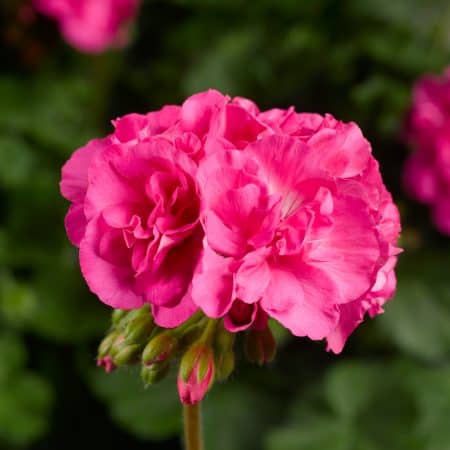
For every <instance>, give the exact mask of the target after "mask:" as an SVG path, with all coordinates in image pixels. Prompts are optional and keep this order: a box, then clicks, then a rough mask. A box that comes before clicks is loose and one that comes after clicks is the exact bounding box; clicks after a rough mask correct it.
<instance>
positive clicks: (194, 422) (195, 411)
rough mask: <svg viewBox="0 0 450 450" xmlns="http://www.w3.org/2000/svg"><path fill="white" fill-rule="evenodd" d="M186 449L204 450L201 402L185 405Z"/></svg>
mask: <svg viewBox="0 0 450 450" xmlns="http://www.w3.org/2000/svg"><path fill="white" fill-rule="evenodd" d="M183 412H184V445H185V450H203V440H202V424H201V414H200V402H198V403H196V404H194V405H183Z"/></svg>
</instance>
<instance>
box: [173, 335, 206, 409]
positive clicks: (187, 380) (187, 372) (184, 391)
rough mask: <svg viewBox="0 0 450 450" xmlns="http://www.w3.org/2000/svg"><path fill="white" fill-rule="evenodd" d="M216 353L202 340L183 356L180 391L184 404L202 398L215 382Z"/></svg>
mask: <svg viewBox="0 0 450 450" xmlns="http://www.w3.org/2000/svg"><path fill="white" fill-rule="evenodd" d="M214 372H215V364H214V355H213V352H212V350H211V348H210V347H209V346H207V345H205V344H204V343H202V342H199V343H197V344H194V345H193V346H192V347H191V348H190V349H189V350H188V351H187V352H186V353H185V354H184V355H183V357H182V358H181V363H180V369H179V372H178V380H177V385H178V393H179V395H180V399H181V401H182V403H184V404H194V403H197V402H199V401H201V400H202V398H203V397H204V396H205V394H206V392H207V391H208V390H209V389H210V387H211V386H212V384H213V383H214Z"/></svg>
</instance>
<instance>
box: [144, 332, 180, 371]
mask: <svg viewBox="0 0 450 450" xmlns="http://www.w3.org/2000/svg"><path fill="white" fill-rule="evenodd" d="M177 347H178V340H177V338H176V337H175V336H173V334H172V333H171V332H170V331H163V332H162V333H160V334H158V335H156V336H155V337H154V338H153V339H151V340H150V342H149V343H148V344H147V345H146V346H145V348H144V351H143V352H142V363H143V364H144V365H147V366H148V365H151V364H155V363H160V362H162V361H166V360H168V359H170V358H171V357H172V356H173V354H174V353H175V352H176V350H177Z"/></svg>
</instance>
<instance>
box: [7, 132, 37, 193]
mask: <svg viewBox="0 0 450 450" xmlns="http://www.w3.org/2000/svg"><path fill="white" fill-rule="evenodd" d="M34 163H35V161H34V155H33V152H32V150H31V148H30V147H29V145H27V144H26V142H25V141H24V140H23V139H22V138H20V137H18V136H12V135H10V136H8V135H0V184H1V185H4V186H6V187H14V186H17V185H20V184H23V183H24V182H25V181H27V180H28V179H29V177H30V176H31V173H32V169H33V164H34Z"/></svg>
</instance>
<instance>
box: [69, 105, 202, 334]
mask: <svg viewBox="0 0 450 450" xmlns="http://www.w3.org/2000/svg"><path fill="white" fill-rule="evenodd" d="M179 112H180V109H179V108H178V107H175V106H168V107H165V108H163V109H162V110H161V111H158V112H153V113H150V114H148V115H145V116H144V115H137V114H133V115H129V116H125V117H123V118H121V119H118V120H117V121H115V122H114V124H115V127H116V129H115V132H114V133H113V134H112V135H110V136H108V137H106V138H104V139H98V140H94V141H91V142H89V143H88V144H87V145H86V146H85V147H82V148H81V149H79V150H77V151H76V152H75V153H74V154H73V155H72V157H71V159H70V160H69V161H68V162H67V163H66V164H65V166H64V167H63V169H62V180H61V192H62V194H63V195H64V196H65V197H66V198H67V199H68V200H70V201H71V202H72V205H71V207H70V209H69V212H68V214H67V216H66V228H67V233H68V235H69V237H70V239H71V241H72V242H73V243H74V244H75V245H77V246H78V247H79V248H80V265H81V270H82V273H83V275H84V277H85V279H86V281H87V283H88V285H89V287H90V289H91V290H92V291H93V292H94V293H95V294H97V295H98V297H99V298H100V299H101V300H102V301H103V302H105V303H107V304H108V305H111V306H113V307H115V308H122V309H130V308H137V307H140V306H142V305H143V304H144V303H146V302H147V303H151V305H152V309H153V314H154V316H155V320H156V322H157V323H158V324H159V325H161V326H168V327H173V326H177V325H179V324H180V323H182V322H184V320H186V319H187V318H188V317H190V315H191V314H192V313H193V312H194V311H195V310H196V306H195V305H194V303H193V302H192V300H191V296H190V291H191V288H190V283H191V278H192V273H193V271H194V269H195V266H196V261H197V259H198V257H199V252H200V250H201V239H202V230H201V226H200V224H199V220H198V217H199V204H200V199H199V197H198V192H197V184H196V180H195V178H196V171H197V166H196V164H195V162H194V161H193V160H192V159H191V158H190V157H189V156H188V155H187V154H186V153H185V152H184V151H182V150H180V149H179V148H178V147H177V145H176V144H174V142H175V141H176V138H175V137H174V136H172V137H171V138H169V137H167V136H169V134H170V132H169V129H170V127H172V126H173V125H174V124H175V122H176V121H177V120H178V117H179ZM164 133H167V134H166V135H165V134H164ZM176 135H177V137H179V138H181V139H182V138H183V136H184V134H183V133H177V134H176Z"/></svg>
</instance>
